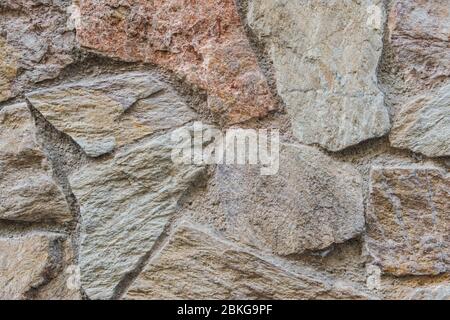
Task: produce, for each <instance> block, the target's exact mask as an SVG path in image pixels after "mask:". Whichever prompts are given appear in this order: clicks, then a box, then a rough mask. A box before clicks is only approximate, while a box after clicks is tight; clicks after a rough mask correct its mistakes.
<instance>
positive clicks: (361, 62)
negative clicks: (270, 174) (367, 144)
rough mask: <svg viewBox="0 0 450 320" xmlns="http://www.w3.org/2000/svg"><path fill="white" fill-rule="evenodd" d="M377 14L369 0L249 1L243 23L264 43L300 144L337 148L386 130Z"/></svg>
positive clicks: (380, 17)
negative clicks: (381, 89) (379, 65)
mask: <svg viewBox="0 0 450 320" xmlns="http://www.w3.org/2000/svg"><path fill="white" fill-rule="evenodd" d="M383 12H384V8H383V5H382V4H381V2H380V1H373V0H363V1H319V0H307V1H290V0H281V1H280V0H252V1H250V2H249V13H248V21H249V25H250V27H251V28H252V29H253V30H254V32H255V33H256V35H257V36H258V37H259V38H260V39H261V40H262V41H264V42H265V43H266V44H267V46H268V49H269V52H270V56H271V58H272V60H273V65H274V70H275V77H276V81H277V88H278V92H279V94H280V96H281V97H282V99H283V100H284V102H285V103H286V106H287V110H288V113H289V115H290V117H291V122H292V128H293V131H294V135H295V136H296V137H297V138H298V139H299V140H300V141H301V142H302V143H306V144H319V145H320V146H322V147H324V148H327V149H328V150H331V151H339V150H342V149H345V148H347V147H349V146H352V145H356V144H358V143H360V142H362V141H364V140H367V139H371V138H375V137H380V136H383V135H385V134H386V133H388V131H389V129H390V121H389V115H388V112H387V109H386V107H385V106H384V101H383V100H384V97H383V93H382V92H381V91H380V89H379V88H378V85H377V78H376V69H377V66H378V61H379V59H380V57H381V53H382V47H383V43H382V38H383V22H384V20H383ZM373 15H374V16H373ZM374 19H375V20H374Z"/></svg>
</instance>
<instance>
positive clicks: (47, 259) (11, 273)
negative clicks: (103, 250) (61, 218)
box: [0, 233, 78, 300]
mask: <svg viewBox="0 0 450 320" xmlns="http://www.w3.org/2000/svg"><path fill="white" fill-rule="evenodd" d="M66 245H67V244H66V242H65V239H64V237H63V236H62V235H59V234H52V233H32V234H27V235H25V236H18V237H11V238H0V287H1V290H0V299H2V300H3V299H36V298H40V297H41V296H40V295H41V290H42V291H46V290H48V287H49V286H50V287H58V290H57V291H52V293H53V294H54V295H53V296H52V297H49V298H51V299H75V298H76V297H77V294H78V293H77V290H70V289H68V288H67V287H66V286H65V283H64V282H63V281H61V282H60V281H58V277H59V275H60V274H61V273H62V272H63V268H64V261H65V258H66V256H65V253H64V251H65V249H64V247H65V246H66ZM55 281H56V282H57V283H54V282H55Z"/></svg>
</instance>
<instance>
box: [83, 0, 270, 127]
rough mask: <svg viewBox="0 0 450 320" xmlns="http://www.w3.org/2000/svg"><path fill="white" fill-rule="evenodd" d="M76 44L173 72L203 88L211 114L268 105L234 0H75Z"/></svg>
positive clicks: (230, 116) (249, 114) (248, 113)
mask: <svg viewBox="0 0 450 320" xmlns="http://www.w3.org/2000/svg"><path fill="white" fill-rule="evenodd" d="M78 14H79V15H80V18H79V19H78V23H77V25H78V27H77V38H78V40H79V42H80V43H81V45H83V46H85V47H87V48H91V49H94V50H96V51H98V52H101V53H103V54H105V55H107V56H111V57H117V58H120V59H122V60H126V61H144V62H149V63H154V64H157V65H160V66H162V67H164V68H166V69H168V70H171V71H174V72H175V73H176V74H178V75H180V76H182V77H183V78H185V79H186V80H187V82H188V83H191V84H193V85H195V86H197V87H199V88H201V89H204V90H206V91H207V94H208V106H209V109H210V110H211V112H212V113H213V114H214V115H216V117H217V119H218V120H220V121H223V122H226V123H237V122H242V121H245V120H248V119H250V118H255V117H262V116H265V115H266V114H267V112H268V111H269V110H272V109H274V108H275V106H274V99H273V97H272V95H271V93H270V90H269V87H268V85H267V82H266V79H265V77H264V75H263V73H262V71H261V70H260V68H259V66H258V61H257V59H256V56H255V54H254V53H253V52H252V50H251V47H250V44H249V42H248V40H247V38H246V36H245V30H244V28H243V26H242V25H241V21H240V17H239V14H238V11H237V8H236V5H235V2H234V0H205V1H183V0H155V1H147V0H137V1H129V0H127V1H119V0H113V1H111V0H101V1H93V0H81V1H79V8H78V10H77V15H78Z"/></svg>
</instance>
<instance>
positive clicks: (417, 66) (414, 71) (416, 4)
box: [388, 0, 450, 92]
mask: <svg viewBox="0 0 450 320" xmlns="http://www.w3.org/2000/svg"><path fill="white" fill-rule="evenodd" d="M449 34H450V3H449V2H448V0H429V1H423V0H396V1H395V2H394V3H393V4H392V8H391V11H390V13H389V18H388V39H389V45H390V47H391V51H392V55H393V58H394V61H393V67H394V68H395V70H396V71H395V72H396V73H397V74H399V75H401V77H402V78H403V80H404V81H405V83H406V88H405V89H406V90H407V91H412V92H417V91H422V90H428V89H429V88H431V87H434V86H436V85H439V83H441V82H442V81H446V80H448V79H449V78H450V38H449Z"/></svg>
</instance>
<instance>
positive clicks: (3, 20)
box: [0, 0, 76, 100]
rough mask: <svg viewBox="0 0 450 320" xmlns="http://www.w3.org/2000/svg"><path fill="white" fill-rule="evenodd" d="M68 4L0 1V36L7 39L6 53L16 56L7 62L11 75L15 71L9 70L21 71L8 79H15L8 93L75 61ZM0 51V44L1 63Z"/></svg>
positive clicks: (62, 0)
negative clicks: (10, 62)
mask: <svg viewBox="0 0 450 320" xmlns="http://www.w3.org/2000/svg"><path fill="white" fill-rule="evenodd" d="M67 7H68V1H65V0H53V1H48V0H2V1H0V30H1V31H0V33H1V34H0V38H4V39H5V41H6V44H7V48H8V50H7V51H6V54H7V55H8V54H10V53H12V52H14V55H15V63H14V64H11V65H9V68H10V72H9V74H10V76H11V78H12V77H13V76H14V77H15V76H16V73H17V71H16V72H11V71H12V70H14V69H16V70H20V74H17V78H16V79H11V81H12V80H14V81H13V83H12V88H11V89H10V94H9V96H15V95H16V94H18V93H20V92H21V91H22V89H23V88H24V86H26V85H28V84H30V83H36V82H41V81H44V80H47V79H52V78H55V77H57V76H58V75H59V74H60V72H61V71H62V69H63V68H64V67H66V66H67V65H69V64H70V63H72V62H73V61H74V57H73V51H74V48H75V45H76V41H75V32H74V31H73V30H69V29H68V28H67V26H66V24H67V18H68V14H67V12H66V11H67ZM2 41H3V40H0V42H2ZM2 50H3V48H2V44H1V43H0V52H1V53H0V65H1V60H2V54H3V52H2ZM0 70H1V66H0ZM0 74H1V72H0ZM1 82H2V80H1V79H0V96H1V95H2V94H1V91H2V90H1V86H2V85H1ZM0 100H1V99H0Z"/></svg>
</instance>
